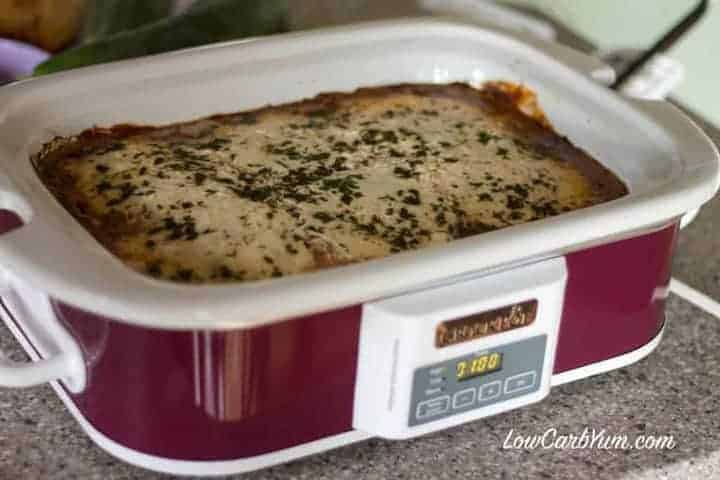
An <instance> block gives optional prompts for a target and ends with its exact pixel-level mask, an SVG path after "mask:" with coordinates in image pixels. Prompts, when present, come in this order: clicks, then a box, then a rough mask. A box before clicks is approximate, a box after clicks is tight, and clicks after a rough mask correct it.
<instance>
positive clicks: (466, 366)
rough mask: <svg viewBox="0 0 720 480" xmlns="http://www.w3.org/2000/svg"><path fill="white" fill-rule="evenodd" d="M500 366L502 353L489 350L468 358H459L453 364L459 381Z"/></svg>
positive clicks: (494, 369)
mask: <svg viewBox="0 0 720 480" xmlns="http://www.w3.org/2000/svg"><path fill="white" fill-rule="evenodd" d="M501 368H502V353H500V352H491V353H485V354H482V355H478V356H477V357H474V358H471V359H469V360H460V361H459V362H457V365H456V366H455V375H456V378H457V380H458V381H459V382H462V381H464V380H468V379H470V378H475V377H479V376H480V375H485V374H486V373H492V372H497V371H498V370H500V369H501Z"/></svg>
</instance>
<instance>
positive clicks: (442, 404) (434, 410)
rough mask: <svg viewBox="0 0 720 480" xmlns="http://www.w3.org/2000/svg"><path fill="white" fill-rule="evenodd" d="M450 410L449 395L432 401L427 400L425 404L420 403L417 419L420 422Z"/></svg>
mask: <svg viewBox="0 0 720 480" xmlns="http://www.w3.org/2000/svg"><path fill="white" fill-rule="evenodd" d="M449 408H450V397H449V396H447V395H444V396H442V397H437V398H433V399H432V400H425V401H424V402H420V403H418V406H417V410H415V417H416V418H417V419H418V420H422V419H423V418H428V417H434V416H435V415H440V414H441V413H445V412H447V411H448V409H449Z"/></svg>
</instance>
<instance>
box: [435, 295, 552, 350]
mask: <svg viewBox="0 0 720 480" xmlns="http://www.w3.org/2000/svg"><path fill="white" fill-rule="evenodd" d="M537 311H538V302H537V300H528V301H526V302H521V303H516V304H515V305H508V306H505V307H501V308H496V309H494V310H490V311H487V312H482V313H478V314H475V315H470V316H467V317H462V318H455V319H453V320H446V321H444V322H442V323H440V324H439V325H438V326H437V328H436V330H435V346H436V347H437V348H443V347H449V346H451V345H457V344H459V343H465V342H469V341H472V340H475V339H478V338H482V337H488V336H490V335H495V334H497V333H503V332H507V331H509V330H515V329H516V328H521V327H527V326H528V325H531V324H532V323H533V322H534V321H535V318H536V317H537Z"/></svg>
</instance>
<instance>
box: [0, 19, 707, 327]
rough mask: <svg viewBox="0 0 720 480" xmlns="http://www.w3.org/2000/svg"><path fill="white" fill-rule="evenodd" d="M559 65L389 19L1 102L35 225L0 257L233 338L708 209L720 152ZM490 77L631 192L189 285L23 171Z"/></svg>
mask: <svg viewBox="0 0 720 480" xmlns="http://www.w3.org/2000/svg"><path fill="white" fill-rule="evenodd" d="M552 53H553V55H555V58H551V57H550V56H548V54H547V53H545V52H543V51H540V50H538V49H536V48H532V47H531V46H528V45H527V44H524V43H521V42H519V41H517V40H516V39H514V38H511V37H509V36H507V35H502V34H499V33H497V32H493V31H490V30H487V29H480V28H477V27H476V26H472V25H465V24H461V23H453V22H445V21H438V20H429V19H428V20H409V21H393V22H390V23H383V22H381V23H371V24H367V25H360V26H355V27H349V28H347V27H346V28H340V29H329V30H320V31H314V32H307V33H297V34H289V35H283V36H278V37H273V38H266V39H262V40H257V41H250V42H234V43H229V44H225V45H220V46H212V47H208V48H200V49H195V50H190V51H186V52H178V53H174V54H168V55H161V56H157V57H150V58H143V59H139V60H132V61H126V62H119V63H115V64H109V65H103V66H99V67H94V68H87V69H80V70H76V71H71V72H68V73H62V74H59V75H54V76H52V77H48V78H40V79H37V80H31V81H26V82H20V83H18V84H15V85H12V86H9V87H6V88H3V90H2V91H0V169H1V170H2V172H3V173H4V174H5V176H4V177H3V180H2V196H1V197H0V201H2V203H3V204H4V205H3V206H4V207H6V208H10V209H14V210H16V211H17V212H18V213H19V214H20V216H21V217H22V218H23V220H24V221H25V222H26V225H25V226H23V227H22V228H20V229H18V230H16V231H14V232H12V233H10V234H8V235H5V236H4V237H2V238H1V239H0V258H2V262H3V263H4V265H5V266H6V267H7V268H9V269H10V270H12V271H14V272H22V274H23V277H24V278H26V279H27V280H28V281H30V282H32V283H33V284H35V285H37V286H38V287H40V288H42V289H43V290H44V291H47V292H48V293H50V294H51V295H56V296H62V298H64V299H65V300H67V301H68V302H70V303H72V304H74V305H77V306H80V307H82V308H86V309H88V310H90V311H94V312H98V313H101V312H108V311H110V312H113V314H114V315H115V316H116V317H118V318H122V319H124V320H125V321H128V322H133V323H137V324H142V325H146V326H153V327H158V328H224V329H230V328H238V327H249V326H252V325H258V324H262V323H265V322H271V321H278V320H282V319H286V318H290V317H293V316H297V315H302V314H308V313H312V312H317V311H323V310H327V309H332V308H338V307H341V306H343V305H349V304H356V303H361V302H363V301H366V300H370V299H373V298H378V297H381V296H387V295H389V294H393V293H399V292H403V291H407V290H408V289H413V288H417V287H420V286H422V285H426V284H429V283H433V282H437V281H440V280H446V279H448V278H452V277H455V276H458V275H462V274H465V273H468V272H478V271H482V270H487V269H490V268H495V267H499V266H503V265H508V264H510V263H518V262H524V261H528V260H530V259H534V258H539V257H547V256H552V255H557V254H560V253H562V252H566V251H568V250H571V249H577V248H580V247H581V246H587V245H589V244H593V243H598V242H601V241H606V240H607V239H608V238H618V237H620V236H623V235H628V234H629V233H631V232H633V231H637V230H639V229H643V228H647V227H650V226H652V225H659V224H661V223H663V222H666V221H667V220H669V219H672V218H674V217H678V216H681V215H683V214H684V213H686V212H687V211H689V210H692V209H695V208H697V207H698V206H699V205H701V204H702V203H704V202H705V201H707V200H708V199H709V198H711V197H712V195H713V193H714V192H715V190H716V187H717V181H718V167H717V162H716V152H715V150H714V147H713V146H712V144H711V142H710V141H709V140H708V139H706V137H705V136H704V134H703V133H702V132H701V131H700V130H699V129H698V128H696V127H695V126H694V125H692V124H691V123H690V122H689V121H688V120H687V119H686V118H685V117H684V116H683V115H682V114H680V113H679V112H678V111H677V110H676V109H675V108H673V107H672V106H670V105H668V104H667V103H662V102H644V101H637V100H630V99H626V98H622V97H619V96H618V95H616V94H615V93H613V92H611V91H608V90H607V89H606V88H604V87H603V86H602V85H600V84H598V83H597V82H595V81H593V80H592V79H591V78H588V77H587V76H586V75H584V74H583V73H581V72H579V71H577V70H575V69H573V68H572V63H573V61H574V60H576V59H577V58H578V57H579V58H585V57H580V56H579V55H576V54H574V52H572V51H571V50H569V49H568V50H565V49H562V48H559V47H554V48H553V52H552ZM568 64H570V65H568ZM582 67H583V68H585V67H587V61H585V63H584V64H583V65H582ZM493 79H511V80H513V81H516V82H520V83H523V84H525V85H527V86H528V87H530V88H531V89H533V90H534V91H536V92H537V93H538V95H539V99H540V103H541V105H542V108H544V109H545V111H546V112H547V114H548V116H549V118H550V120H551V122H552V123H553V125H554V126H555V127H556V129H557V130H558V131H559V132H561V133H562V134H564V135H567V136H568V137H569V138H570V139H571V140H572V141H573V142H574V143H576V144H578V145H580V146H581V147H582V148H584V149H586V150H587V151H588V152H590V153H591V154H592V155H594V156H595V157H596V158H598V159H600V161H601V162H602V163H604V164H605V165H606V166H607V167H609V168H610V169H612V170H613V171H614V172H615V173H616V174H617V175H619V176H620V177H621V178H622V179H623V180H624V181H626V182H627V183H628V184H629V187H630V190H631V194H630V195H628V196H627V197H625V198H621V199H619V200H616V201H614V202H609V203H607V204H604V205H600V206H597V207H593V208H592V209H588V210H582V211H576V212H573V213H568V214H564V215H561V216H558V217H555V218H551V219H547V220H543V221H541V222H535V223H532V224H524V225H520V226H516V227H512V228H508V229H503V230H500V231H496V232H492V233H487V234H484V235H481V236H478V237H474V238H468V239H464V240H460V241H456V242H453V243H451V244H448V245H444V246H441V247H436V248H431V249H425V250H422V251H419V252H409V253H403V254H399V255H394V256H391V257H389V258H385V259H381V260H376V261H372V262H367V263H362V264H359V265H351V266H345V267H340V268H335V269H332V270H326V271H321V272H317V273H309V274H304V275H297V276H293V277H289V278H282V279H275V280H270V281H259V282H253V283H247V284H240V285H223V286H184V285H175V284H171V283H166V282H162V281H157V280H154V279H151V278H149V277H147V276H143V275H141V274H138V273H135V272H133V271H131V270H130V269H128V268H127V267H125V266H124V265H123V264H122V263H121V262H120V261H119V260H117V259H116V258H114V257H113V256H112V255H111V254H109V253H108V252H106V251H105V250H104V249H103V248H102V247H101V246H100V245H99V244H98V243H97V242H96V241H95V240H94V239H93V238H92V237H91V236H90V235H89V234H88V233H87V232H86V231H85V230H84V229H83V228H81V227H80V226H79V225H78V224H77V223H76V222H75V221H74V220H73V219H72V217H71V216H70V215H69V214H68V213H67V212H66V211H65V210H64V209H63V208H62V207H61V206H60V205H59V204H58V203H57V202H56V201H55V200H54V198H53V197H52V196H51V195H50V194H49V193H48V192H47V190H46V189H45V188H44V186H43V185H42V184H41V182H40V181H39V180H38V177H37V176H36V174H35V172H34V170H33V168H32V166H31V165H30V162H29V161H28V158H29V156H30V155H31V154H32V153H34V152H36V151H37V150H38V149H39V147H40V146H41V145H42V144H43V143H44V142H46V141H48V140H49V139H51V138H52V137H54V136H56V135H72V134H75V133H78V132H80V131H81V130H83V129H86V128H89V127H92V126H95V125H100V126H102V125H106V126H107V125H113V124H116V123H122V122H128V123H140V124H162V123H169V122H177V121H182V120H190V119H194V118H198V117H201V116H205V115H210V114H214V113H218V112H233V111H238V110H244V109H250V108H256V107H259V106H262V105H266V104H278V103H283V102H289V101H293V100H297V99H301V98H305V97H311V96H314V95H316V94H317V93H319V92H328V91H348V90H353V89H355V88H358V87H362V86H372V85H387V84H393V83H400V82H451V81H464V82H470V83H472V84H480V83H482V82H484V81H486V80H493ZM58 252H62V254H61V255H58ZM477 253H481V254H479V255H478V254H477ZM328 291H332V292H333V293H332V295H327V292H328ZM268 298H273V299H282V301H272V302H268ZM241 312H242V315H239V313H241Z"/></svg>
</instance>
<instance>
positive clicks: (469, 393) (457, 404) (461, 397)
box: [453, 388, 475, 408]
mask: <svg viewBox="0 0 720 480" xmlns="http://www.w3.org/2000/svg"><path fill="white" fill-rule="evenodd" d="M473 403H475V389H474V388H468V389H467V390H461V391H459V392H457V393H456V394H455V395H453V408H465V407H469V406H470V405H472V404H473Z"/></svg>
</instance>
